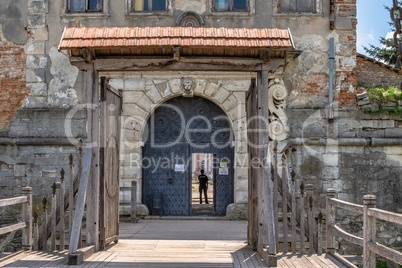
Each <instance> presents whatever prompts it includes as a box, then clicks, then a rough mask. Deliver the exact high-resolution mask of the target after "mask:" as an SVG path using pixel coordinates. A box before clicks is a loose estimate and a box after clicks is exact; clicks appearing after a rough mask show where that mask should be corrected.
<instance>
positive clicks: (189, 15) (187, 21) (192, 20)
mask: <svg viewBox="0 0 402 268" xmlns="http://www.w3.org/2000/svg"><path fill="white" fill-rule="evenodd" d="M204 24H205V21H204V18H203V17H202V16H201V15H200V14H198V13H197V12H194V11H185V12H183V13H181V14H180V15H179V16H178V17H177V18H176V25H177V26H180V27H201V26H204Z"/></svg>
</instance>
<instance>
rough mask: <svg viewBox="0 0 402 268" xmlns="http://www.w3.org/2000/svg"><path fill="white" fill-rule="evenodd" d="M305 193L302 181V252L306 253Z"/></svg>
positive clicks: (300, 209)
mask: <svg viewBox="0 0 402 268" xmlns="http://www.w3.org/2000/svg"><path fill="white" fill-rule="evenodd" d="M305 196H306V195H305V193H304V183H303V182H302V183H301V185H300V207H299V211H300V254H301V255H304V253H305V252H306V251H305V249H306V247H305V239H306V234H305V232H306V229H305V220H306V216H305V215H304V212H305V207H304V199H305Z"/></svg>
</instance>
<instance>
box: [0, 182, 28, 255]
mask: <svg viewBox="0 0 402 268" xmlns="http://www.w3.org/2000/svg"><path fill="white" fill-rule="evenodd" d="M22 192H23V194H24V195H23V196H19V197H13V198H7V199H1V200H0V207H5V206H12V205H18V204H22V213H21V219H22V220H23V221H21V222H18V223H15V224H12V225H8V226H5V227H2V228H0V235H2V234H7V233H12V232H15V231H17V230H22V249H23V250H31V249H32V188H31V187H24V188H22Z"/></svg>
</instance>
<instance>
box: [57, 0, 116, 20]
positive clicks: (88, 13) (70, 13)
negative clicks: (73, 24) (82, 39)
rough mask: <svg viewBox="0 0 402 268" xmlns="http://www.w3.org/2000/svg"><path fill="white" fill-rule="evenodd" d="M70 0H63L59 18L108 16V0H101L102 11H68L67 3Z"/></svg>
mask: <svg viewBox="0 0 402 268" xmlns="http://www.w3.org/2000/svg"><path fill="white" fill-rule="evenodd" d="M70 1H71V0H65V1H63V5H64V6H63V8H62V12H61V14H60V17H61V18H77V17H83V18H108V17H110V14H109V2H110V0H102V4H101V7H102V8H101V10H102V11H84V12H77V11H70V10H68V5H69V2H70Z"/></svg>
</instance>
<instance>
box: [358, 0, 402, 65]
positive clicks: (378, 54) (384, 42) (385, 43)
mask: <svg viewBox="0 0 402 268" xmlns="http://www.w3.org/2000/svg"><path fill="white" fill-rule="evenodd" d="M398 3H399V6H401V7H402V1H398ZM384 8H385V9H387V10H388V11H389V12H390V10H391V8H392V7H389V6H384ZM395 17H396V18H399V14H398V12H397V11H396V12H395ZM388 23H389V25H390V27H391V31H395V25H394V22H392V21H390V22H388ZM400 39H401V38H400ZM379 41H380V44H381V47H377V46H374V45H372V44H369V46H368V47H365V46H363V49H364V51H366V53H367V54H368V55H369V56H371V57H373V58H375V59H376V60H379V61H382V62H385V63H387V64H388V65H390V66H394V67H396V65H397V64H396V62H397V58H398V55H399V51H398V46H397V45H396V44H395V42H394V38H393V37H391V38H385V37H380V39H379Z"/></svg>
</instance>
